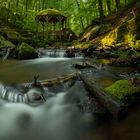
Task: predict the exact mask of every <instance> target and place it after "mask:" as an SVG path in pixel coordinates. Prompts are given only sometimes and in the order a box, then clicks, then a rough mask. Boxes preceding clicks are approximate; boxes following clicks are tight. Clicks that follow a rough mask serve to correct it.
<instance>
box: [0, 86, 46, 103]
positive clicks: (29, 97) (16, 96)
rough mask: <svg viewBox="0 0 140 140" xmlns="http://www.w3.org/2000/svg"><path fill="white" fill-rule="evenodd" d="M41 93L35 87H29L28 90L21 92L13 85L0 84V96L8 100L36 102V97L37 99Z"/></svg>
mask: <svg viewBox="0 0 140 140" xmlns="http://www.w3.org/2000/svg"><path fill="white" fill-rule="evenodd" d="M45 91H46V90H45ZM42 94H43V93H42V91H40V90H39V89H37V88H33V89H29V90H28V92H23V91H22V92H21V91H20V90H18V89H16V88H14V87H10V86H5V85H3V84H0V98H1V99H4V100H6V101H8V102H15V103H26V104H29V103H32V102H36V101H37V99H38V101H39V99H40V98H41V97H42ZM40 100H41V99H40Z"/></svg>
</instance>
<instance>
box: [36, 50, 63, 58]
mask: <svg viewBox="0 0 140 140" xmlns="http://www.w3.org/2000/svg"><path fill="white" fill-rule="evenodd" d="M65 55H66V51H65V50H58V49H47V50H44V49H40V50H39V53H38V56H39V57H65Z"/></svg>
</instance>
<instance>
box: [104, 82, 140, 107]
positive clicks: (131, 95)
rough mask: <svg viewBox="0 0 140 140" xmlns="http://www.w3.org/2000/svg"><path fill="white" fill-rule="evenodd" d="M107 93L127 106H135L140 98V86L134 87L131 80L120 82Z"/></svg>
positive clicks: (107, 89)
mask: <svg viewBox="0 0 140 140" xmlns="http://www.w3.org/2000/svg"><path fill="white" fill-rule="evenodd" d="M105 91H106V92H107V93H108V94H110V95H111V96H113V97H115V98H116V99H117V100H119V101H121V102H123V103H126V104H133V103H134V102H136V100H138V98H140V86H134V85H132V84H131V83H130V81H129V80H118V81H116V82H115V83H114V84H112V85H111V86H109V87H107V88H105Z"/></svg>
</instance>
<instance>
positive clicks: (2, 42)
mask: <svg viewBox="0 0 140 140" xmlns="http://www.w3.org/2000/svg"><path fill="white" fill-rule="evenodd" d="M14 47H15V45H14V44H13V43H12V42H10V41H8V40H6V39H5V38H4V37H3V36H1V35H0V49H6V48H14Z"/></svg>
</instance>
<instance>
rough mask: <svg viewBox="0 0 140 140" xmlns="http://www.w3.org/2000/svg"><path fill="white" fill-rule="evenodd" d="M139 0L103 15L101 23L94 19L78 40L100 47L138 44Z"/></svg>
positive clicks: (139, 25) (139, 24)
mask: <svg viewBox="0 0 140 140" xmlns="http://www.w3.org/2000/svg"><path fill="white" fill-rule="evenodd" d="M139 21H140V2H137V3H134V4H131V5H128V7H126V8H125V9H123V10H122V11H118V12H116V13H114V14H112V15H110V16H107V17H105V18H104V19H103V20H102V23H99V22H97V21H96V20H95V21H93V23H92V24H91V25H90V26H88V27H87V28H86V30H85V31H84V33H83V34H82V35H81V37H80V39H79V41H90V42H92V43H93V44H96V45H98V46H101V47H115V46H125V47H135V48H139V46H140V36H139V34H140V22H139Z"/></svg>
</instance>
